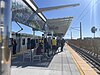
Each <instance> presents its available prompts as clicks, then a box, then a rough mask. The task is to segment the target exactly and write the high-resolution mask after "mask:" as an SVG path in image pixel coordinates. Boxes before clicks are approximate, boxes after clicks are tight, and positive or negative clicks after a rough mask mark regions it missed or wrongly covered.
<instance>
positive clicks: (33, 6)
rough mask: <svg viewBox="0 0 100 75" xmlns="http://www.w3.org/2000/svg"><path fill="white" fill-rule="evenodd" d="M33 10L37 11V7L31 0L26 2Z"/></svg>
mask: <svg viewBox="0 0 100 75" xmlns="http://www.w3.org/2000/svg"><path fill="white" fill-rule="evenodd" d="M25 1H26V2H27V3H28V4H29V5H30V6H31V7H32V8H33V10H34V11H36V10H37V8H36V6H35V5H34V4H33V3H32V2H31V1H30V0H25Z"/></svg>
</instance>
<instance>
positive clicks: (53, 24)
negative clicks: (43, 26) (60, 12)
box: [47, 17, 73, 36]
mask: <svg viewBox="0 0 100 75" xmlns="http://www.w3.org/2000/svg"><path fill="white" fill-rule="evenodd" d="M72 19H73V17H65V18H57V19H48V20H47V24H48V26H49V30H50V31H51V32H52V31H53V34H54V36H64V35H65V33H66V32H67V30H68V28H69V26H70V24H71V22H72Z"/></svg>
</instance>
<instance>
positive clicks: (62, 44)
mask: <svg viewBox="0 0 100 75" xmlns="http://www.w3.org/2000/svg"><path fill="white" fill-rule="evenodd" d="M64 43H65V40H64V38H62V40H61V52H62V51H63V47H64Z"/></svg>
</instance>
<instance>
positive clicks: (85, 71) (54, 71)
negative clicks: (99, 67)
mask: <svg viewBox="0 0 100 75" xmlns="http://www.w3.org/2000/svg"><path fill="white" fill-rule="evenodd" d="M63 49H64V50H63V52H59V53H57V54H56V55H54V57H52V58H50V59H48V60H46V59H44V60H43V61H42V62H29V61H28V60H26V61H25V62H22V55H18V56H17V57H16V58H14V59H13V60H12V66H11V75H89V74H90V75H98V74H97V73H96V72H95V71H94V70H93V69H92V68H91V67H90V66H89V65H88V64H87V63H86V62H85V61H84V60H83V59H82V58H81V57H80V56H79V55H78V54H77V53H76V52H75V51H74V50H73V49H72V48H71V47H70V46H68V45H65V46H64V48H63Z"/></svg>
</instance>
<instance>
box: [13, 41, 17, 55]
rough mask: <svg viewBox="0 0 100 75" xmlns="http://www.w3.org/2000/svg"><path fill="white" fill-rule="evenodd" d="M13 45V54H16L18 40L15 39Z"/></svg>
mask: <svg viewBox="0 0 100 75" xmlns="http://www.w3.org/2000/svg"><path fill="white" fill-rule="evenodd" d="M12 44H13V54H16V46H17V43H16V40H15V39H13V42H12Z"/></svg>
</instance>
